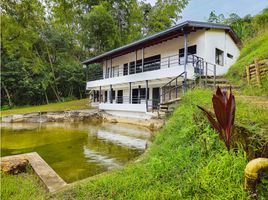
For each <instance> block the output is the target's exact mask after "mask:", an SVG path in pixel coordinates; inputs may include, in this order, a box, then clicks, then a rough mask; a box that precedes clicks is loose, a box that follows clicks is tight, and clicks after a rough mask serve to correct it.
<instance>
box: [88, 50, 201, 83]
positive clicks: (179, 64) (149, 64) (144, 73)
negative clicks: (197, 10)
mask: <svg viewBox="0 0 268 200" xmlns="http://www.w3.org/2000/svg"><path fill="white" fill-rule="evenodd" d="M154 57H156V56H154ZM200 61H201V62H200ZM202 63H204V62H203V59H202V58H200V57H198V56H196V55H190V54H189V55H187V64H192V65H187V73H188V77H191V76H193V75H194V73H203V70H202V69H203V68H202ZM183 65H184V54H176V55H172V56H168V57H163V58H160V56H159V58H155V59H150V60H147V59H146V58H145V59H144V60H143V61H142V60H137V61H136V62H135V61H134V62H130V63H129V64H128V65H127V66H126V65H125V66H123V67H117V68H115V67H113V68H112V69H113V70H106V71H105V72H101V73H99V74H94V76H92V77H90V79H89V80H88V82H87V88H94V87H99V86H105V85H107V86H108V85H110V84H113V85H114V84H122V83H128V82H137V81H145V80H154V79H161V78H167V77H175V76H178V75H179V74H181V73H182V72H184V67H183ZM175 68H177V69H176V70H174V69H175Z"/></svg>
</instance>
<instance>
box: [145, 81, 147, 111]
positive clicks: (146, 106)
mask: <svg viewBox="0 0 268 200" xmlns="http://www.w3.org/2000/svg"><path fill="white" fill-rule="evenodd" d="M145 101H146V112H148V80H146V90H145Z"/></svg>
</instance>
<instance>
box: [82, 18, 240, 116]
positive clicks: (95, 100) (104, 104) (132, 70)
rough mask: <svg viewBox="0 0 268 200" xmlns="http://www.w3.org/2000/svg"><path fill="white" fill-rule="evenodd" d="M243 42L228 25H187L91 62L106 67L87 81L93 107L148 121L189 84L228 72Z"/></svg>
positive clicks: (132, 44) (90, 62) (120, 48)
mask: <svg viewBox="0 0 268 200" xmlns="http://www.w3.org/2000/svg"><path fill="white" fill-rule="evenodd" d="M239 43H240V40H239V39H238V37H237V35H236V34H235V33H234V31H233V30H232V29H231V28H230V27H229V26H226V25H221V24H213V23H205V22H196V21H186V22H183V23H181V24H178V25H176V26H174V27H172V28H170V29H167V30H164V31H162V32H159V33H156V34H154V35H151V36H149V37H146V38H144V39H141V40H138V41H135V42H133V43H130V44H128V45H125V46H122V47H119V48H116V49H114V50H112V51H109V52H106V53H104V54H101V55H99V56H96V57H94V58H90V59H88V60H86V61H84V62H82V63H83V64H84V65H86V66H88V65H90V64H94V63H99V64H100V66H102V73H101V74H96V76H95V77H93V78H94V79H93V80H92V79H91V80H88V81H87V86H86V88H87V90H90V96H91V102H92V106H96V107H98V108H99V109H100V110H104V111H106V112H108V113H111V114H114V115H120V116H132V117H139V118H143V117H144V116H145V115H146V113H147V114H149V113H150V112H151V111H153V110H154V109H157V108H158V106H159V104H160V103H162V102H164V101H167V100H170V99H171V98H178V97H179V96H180V95H181V91H185V90H186V89H187V81H188V80H194V79H195V78H196V77H199V76H215V75H217V76H218V75H223V74H224V73H226V72H227V70H228V69H229V67H230V66H231V65H232V64H233V63H234V62H235V61H236V59H237V58H238V56H239V48H238V45H239ZM91 78H92V77H91ZM164 88H165V91H164ZM172 89H173V90H172ZM174 89H175V90H174ZM181 89H183V90H181Z"/></svg>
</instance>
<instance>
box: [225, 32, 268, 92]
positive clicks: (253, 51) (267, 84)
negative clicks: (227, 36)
mask: <svg viewBox="0 0 268 200" xmlns="http://www.w3.org/2000/svg"><path fill="white" fill-rule="evenodd" d="M255 58H257V59H260V60H261V59H264V58H268V32H267V31H266V32H265V33H262V34H261V35H257V36H256V37H255V38H252V39H251V40H249V41H246V42H244V47H243V48H242V49H241V52H240V56H239V58H238V60H237V61H236V63H235V64H234V65H233V66H231V68H230V69H229V71H228V73H227V77H228V78H229V79H230V80H231V81H232V82H233V83H235V84H238V85H240V86H241V87H242V92H243V93H244V94H246V95H258V96H268V76H267V77H266V78H265V79H264V80H263V86H262V88H258V87H256V86H255V85H253V86H248V85H247V80H246V76H245V73H246V71H245V70H246V66H248V65H250V64H252V63H253V62H254V59H255ZM241 77H244V78H241Z"/></svg>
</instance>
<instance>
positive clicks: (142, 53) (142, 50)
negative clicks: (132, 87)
mask: <svg viewBox="0 0 268 200" xmlns="http://www.w3.org/2000/svg"><path fill="white" fill-rule="evenodd" d="M141 62H142V63H141V65H142V72H143V71H144V48H142V49H141Z"/></svg>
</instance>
